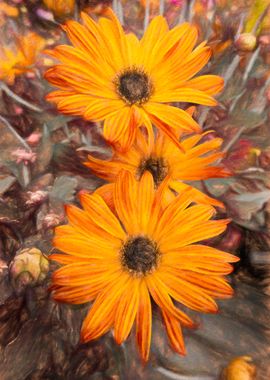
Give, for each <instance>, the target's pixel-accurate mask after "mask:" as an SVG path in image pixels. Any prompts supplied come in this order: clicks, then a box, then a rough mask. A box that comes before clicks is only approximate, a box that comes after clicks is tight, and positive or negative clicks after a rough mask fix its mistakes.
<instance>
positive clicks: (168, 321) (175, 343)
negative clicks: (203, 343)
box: [162, 310, 186, 355]
mask: <svg viewBox="0 0 270 380" xmlns="http://www.w3.org/2000/svg"><path fill="white" fill-rule="evenodd" d="M162 315H163V320H164V323H165V327H166V330H167V334H168V337H169V340H170V343H171V346H172V348H173V349H174V351H176V352H178V353H179V354H180V355H185V354H186V350H185V343H184V339H183V334H182V330H181V327H180V323H179V321H178V320H177V319H176V318H174V317H173V316H171V315H170V314H169V313H167V312H166V311H165V310H162Z"/></svg>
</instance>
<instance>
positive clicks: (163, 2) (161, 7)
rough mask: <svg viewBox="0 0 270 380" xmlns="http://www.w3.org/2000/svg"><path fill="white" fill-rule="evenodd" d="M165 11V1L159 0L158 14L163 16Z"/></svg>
mask: <svg viewBox="0 0 270 380" xmlns="http://www.w3.org/2000/svg"><path fill="white" fill-rule="evenodd" d="M164 9H165V0H159V14H160V15H161V16H163V14H164Z"/></svg>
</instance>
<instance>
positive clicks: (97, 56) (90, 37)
mask: <svg viewBox="0 0 270 380" xmlns="http://www.w3.org/2000/svg"><path fill="white" fill-rule="evenodd" d="M107 14H108V16H109V17H108V18H106V17H101V18H100V19H99V21H98V22H95V21H94V20H93V19H92V18H91V17H89V16H88V15H87V14H85V13H82V19H83V22H84V24H83V25H82V24H80V23H78V22H76V21H73V20H69V21H67V23H66V24H65V26H64V30H65V31H66V33H67V35H68V37H69V39H70V41H71V43H72V45H73V46H67V45H60V46H57V47H56V48H55V49H53V50H50V51H47V53H48V54H50V55H51V56H52V57H54V58H56V59H57V60H59V61H60V64H57V65H55V66H53V67H51V68H50V69H49V70H48V71H47V72H46V74H45V78H46V79H47V80H48V81H49V82H50V83H51V84H53V85H54V86H56V87H58V88H59V90H57V91H54V92H52V93H50V94H49V95H47V99H48V100H49V101H52V102H54V103H56V105H57V107H58V110H59V111H60V112H63V113H65V114H73V115H81V116H83V117H84V118H85V119H87V120H93V121H103V120H104V126H103V133H104V136H105V138H106V139H107V140H108V141H109V142H112V143H116V142H118V143H119V144H120V146H121V149H122V150H123V151H126V150H128V149H129V147H130V146H131V145H132V143H133V141H134V139H135V136H136V133H137V129H138V127H140V126H142V125H144V126H145V127H146V128H147V130H148V137H149V139H150V140H153V138H154V136H153V129H152V124H154V125H155V126H156V127H157V128H159V129H161V130H162V131H163V132H164V133H165V134H167V135H168V136H169V137H170V138H171V139H172V140H173V141H174V143H175V144H176V145H178V146H179V141H178V139H177V137H176V131H178V130H179V129H180V128H181V129H182V130H184V131H188V132H190V131H196V132H199V131H200V127H199V125H198V124H197V123H196V122H195V121H194V120H193V119H192V117H191V116H190V115H189V114H188V113H187V112H185V111H184V110H183V109H180V108H178V107H175V106H173V105H170V104H168V103H171V102H172V103H175V102H188V103H195V104H203V105H207V106H214V105H216V101H215V100H214V99H213V97H212V96H213V95H215V94H216V93H218V92H219V91H221V89H222V88H223V79H222V78H220V77H219V76H216V75H202V76H198V77H196V78H193V77H194V76H195V75H196V74H197V73H198V72H199V71H200V70H201V69H202V68H203V67H204V66H205V65H206V63H207V62H208V61H209V59H210V56H211V49H210V47H208V46H206V43H205V42H202V43H201V44H200V45H199V46H197V47H196V48H195V49H194V46H195V44H196V41H197V37H198V36H197V29H196V27H195V26H192V25H190V24H189V23H184V24H182V25H178V26H176V27H175V28H173V29H171V30H169V28H168V24H167V22H166V20H165V18H164V17H162V16H157V17H155V18H154V19H153V20H152V21H151V23H150V25H149V27H148V28H147V30H146V32H145V34H144V36H143V38H142V39H141V40H139V39H138V38H137V37H136V36H135V35H134V34H132V33H128V34H125V33H124V31H123V29H122V26H121V25H120V23H119V21H118V19H117V18H116V16H115V15H114V13H113V12H112V11H111V10H108V11H107Z"/></svg>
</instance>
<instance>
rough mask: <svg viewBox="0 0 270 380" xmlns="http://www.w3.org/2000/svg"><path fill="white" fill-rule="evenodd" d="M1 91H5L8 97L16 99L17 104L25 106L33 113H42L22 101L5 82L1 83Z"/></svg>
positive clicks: (35, 107) (40, 110)
mask: <svg viewBox="0 0 270 380" xmlns="http://www.w3.org/2000/svg"><path fill="white" fill-rule="evenodd" d="M0 90H2V91H4V92H5V93H6V94H7V95H8V96H10V97H11V98H12V99H14V100H15V101H16V102H17V103H19V104H22V105H23V106H25V107H27V108H29V109H31V110H32V111H35V112H42V109H41V108H39V107H37V106H34V105H33V104H31V103H29V102H27V101H26V100H24V99H22V98H21V97H20V96H18V95H16V94H15V93H14V92H13V91H11V89H10V88H9V87H8V86H7V85H6V84H5V83H4V82H0Z"/></svg>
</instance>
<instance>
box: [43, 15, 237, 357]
mask: <svg viewBox="0 0 270 380" xmlns="http://www.w3.org/2000/svg"><path fill="white" fill-rule="evenodd" d="M82 20H83V24H80V23H78V22H76V21H68V22H67V23H66V24H65V26H64V30H65V31H66V33H67V35H68V37H69V39H70V41H71V43H72V45H73V46H67V45H61V46H58V47H56V48H55V49H53V50H51V51H48V54H50V55H51V56H52V57H54V58H56V59H57V60H58V61H59V63H58V64H56V65H55V66H53V67H52V68H50V69H49V70H48V71H47V73H46V74H45V77H46V78H47V80H48V81H49V82H51V83H52V84H53V85H55V86H56V87H58V90H56V91H54V92H52V93H51V94H49V95H48V96H47V98H48V100H50V101H52V102H54V103H55V104H56V105H57V107H58V109H59V111H60V112H63V113H65V114H72V115H80V116H83V117H84V118H85V119H87V120H92V121H100V122H102V121H104V123H103V134H104V137H105V139H106V140H107V141H108V143H109V144H111V146H112V149H113V156H112V158H111V159H110V160H106V161H105V160H101V159H97V158H95V157H93V156H89V161H88V162H87V163H86V165H87V166H88V167H89V168H90V169H91V170H92V171H93V172H94V173H95V174H96V175H97V176H99V177H101V178H103V179H105V180H106V181H108V184H105V185H104V186H102V187H100V188H99V189H97V190H96V191H95V192H94V193H93V194H83V195H81V199H80V200H81V204H82V209H81V208H77V207H75V206H72V205H69V206H67V207H66V212H67V217H68V221H69V223H68V224H67V225H64V226H60V227H57V228H56V233H55V238H54V246H55V247H56V248H58V249H59V250H61V251H62V252H63V253H64V254H63V253H55V254H52V255H51V257H50V258H51V259H52V260H55V261H57V262H59V263H60V264H62V265H63V266H62V267H61V268H60V269H58V270H56V271H55V272H54V274H53V277H52V282H53V285H52V290H53V296H54V298H55V300H58V301H61V302H68V303H74V304H82V303H88V302H90V301H94V302H93V305H92V307H91V309H90V311H89V313H88V315H87V316H86V318H85V320H84V322H83V326H82V330H81V339H82V341H84V342H85V341H89V340H91V339H96V338H98V337H100V336H101V335H103V334H105V333H106V332H107V331H108V330H110V329H113V331H114V336H115V340H116V342H117V343H119V344H121V343H122V342H123V341H124V340H125V339H126V338H127V337H128V335H129V333H130V331H131V328H132V326H133V324H134V323H135V324H136V333H137V342H138V347H139V350H140V353H141V357H142V359H143V361H147V360H148V357H149V352H150V344H151V326H152V303H155V304H156V305H158V306H159V308H160V310H161V313H162V316H163V321H164V325H165V327H166V330H167V334H168V337H169V340H170V343H171V346H172V348H173V349H174V350H175V351H177V352H178V353H180V354H185V345H184V341H183V336H182V326H184V327H194V322H193V321H192V320H191V318H190V317H189V316H188V315H187V313H186V312H184V311H183V310H181V305H184V306H185V307H187V308H189V309H192V310H197V311H199V312H206V313H216V312H217V310H218V306H217V304H216V302H215V301H214V298H227V297H230V296H231V295H232V293H233V291H232V289H231V287H230V285H229V284H228V282H227V281H226V278H225V276H226V275H228V274H229V273H231V271H232V269H233V267H232V265H231V264H230V263H233V262H236V261H238V258H237V257H235V256H233V255H231V254H229V253H225V252H222V251H219V250H217V249H215V248H212V247H208V246H207V245H205V244H202V243H199V242H200V241H203V240H205V239H208V238H212V237H214V236H217V235H219V234H221V233H222V232H224V230H225V229H226V225H227V223H228V222H229V220H226V219H225V220H217V219H211V218H212V217H213V216H214V215H215V208H214V207H213V206H218V207H223V205H222V203H221V202H219V201H218V200H216V199H212V198H210V197H208V196H207V195H205V194H204V193H202V192H201V191H199V190H198V189H196V188H194V187H192V186H191V185H190V184H187V183H185V181H200V180H204V179H207V178H215V177H226V176H228V175H230V173H229V172H228V171H227V170H226V169H224V168H222V167H220V166H219V165H218V164H216V165H215V162H216V161H217V160H219V159H220V158H222V156H223V153H222V152H221V151H220V150H219V148H220V146H221V144H222V140H221V139H219V138H212V139H210V138H209V139H207V137H208V136H207V134H202V133H201V130H200V127H199V125H198V124H197V123H196V122H195V120H194V119H193V117H192V113H193V108H194V107H190V108H186V109H181V108H179V107H177V106H176V104H175V103H176V102H183V103H195V104H203V105H207V106H213V105H215V104H216V101H215V100H214V98H213V95H215V94H217V93H218V92H219V91H221V89H222V87H223V80H222V79H221V78H220V77H218V76H215V75H202V76H197V77H195V75H196V74H197V73H198V72H199V71H200V70H201V69H202V68H203V67H204V66H205V64H206V63H207V62H208V60H209V58H210V56H211V51H210V48H209V47H208V46H206V43H205V42H203V43H201V44H200V45H199V46H197V47H195V44H196V41H197V30H196V28H195V27H194V26H192V25H190V24H188V23H184V24H182V25H178V26H176V27H175V28H173V29H171V30H169V28H168V25H167V22H166V20H165V18H163V17H161V16H158V17H156V18H154V19H153V20H152V22H151V23H150V25H149V27H148V29H147V30H146V32H145V34H144V36H143V37H142V39H141V40H139V39H138V38H137V37H136V36H135V35H134V34H132V33H129V34H125V33H124V31H123V29H122V26H121V25H120V23H119V21H118V20H117V18H116V16H115V15H114V14H113V12H112V11H108V13H107V16H106V17H101V18H100V19H99V20H98V21H97V22H96V21H94V20H93V19H92V18H90V17H89V16H87V15H86V14H82ZM194 47H195V48H194ZM191 132H193V134H192V135H187V134H188V133H191ZM194 132H196V133H197V134H194ZM202 139H204V142H201V140H202ZM174 301H177V302H178V303H179V305H177V306H178V307H176V305H175V303H174Z"/></svg>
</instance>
